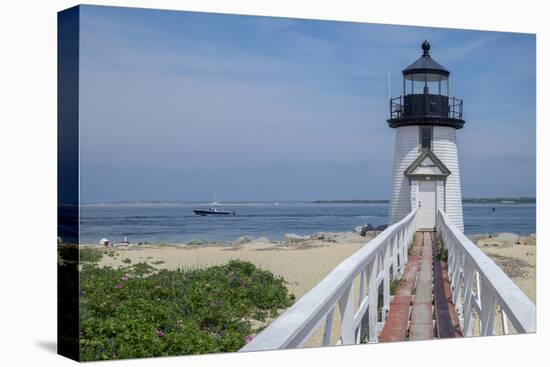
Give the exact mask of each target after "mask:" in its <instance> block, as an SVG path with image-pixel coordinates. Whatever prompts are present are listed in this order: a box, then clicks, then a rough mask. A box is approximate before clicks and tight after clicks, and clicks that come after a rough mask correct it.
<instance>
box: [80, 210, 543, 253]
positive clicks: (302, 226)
mask: <svg viewBox="0 0 550 367" xmlns="http://www.w3.org/2000/svg"><path fill="white" fill-rule="evenodd" d="M196 207H202V208H207V206H197V205H196V204H195V205H193V204H174V205H154V204H150V205H98V206H95V205H91V206H84V207H82V208H81V211H80V218H81V222H80V223H81V226H80V239H81V241H80V243H83V244H96V243H98V242H99V240H100V239H101V238H109V239H110V240H111V241H112V242H119V241H121V240H122V239H123V238H124V236H127V238H128V240H129V241H130V242H133V243H136V242H167V243H184V242H188V241H191V240H203V241H213V240H218V241H234V240H236V239H238V238H239V237H241V236H244V235H248V236H254V237H259V236H266V237H268V238H269V239H270V240H279V239H281V238H282V237H283V236H284V235H285V234H287V233H296V234H299V235H309V234H312V233H314V232H323V231H324V232H343V231H351V230H353V228H354V227H356V226H358V225H361V224H363V223H372V224H374V225H380V224H386V223H387V221H388V217H387V215H388V204H312V203H280V204H279V205H275V204H274V203H262V204H253V205H252V204H247V205H224V206H223V208H225V209H231V210H236V211H237V213H238V215H237V216H234V217H232V216H231V217H229V216H228V217H225V216H223V217H222V216H220V217H208V216H206V217H200V216H197V215H195V214H194V213H193V211H192V209H193V208H196ZM492 208H495V211H492ZM535 208H536V206H535V205H534V204H525V205H523V204H517V205H495V204H491V205H485V204H465V205H464V222H465V229H464V231H465V232H466V234H467V235H470V234H478V233H492V232H514V233H518V234H522V235H527V234H530V233H534V232H536V229H535V224H536V221H535V212H536V210H535Z"/></svg>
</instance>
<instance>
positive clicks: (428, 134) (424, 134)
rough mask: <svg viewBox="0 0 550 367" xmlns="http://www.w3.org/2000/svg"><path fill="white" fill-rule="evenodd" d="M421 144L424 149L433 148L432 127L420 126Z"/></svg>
mask: <svg viewBox="0 0 550 367" xmlns="http://www.w3.org/2000/svg"><path fill="white" fill-rule="evenodd" d="M420 144H421V146H422V149H431V148H432V127H431V126H420Z"/></svg>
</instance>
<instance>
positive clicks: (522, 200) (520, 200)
mask: <svg viewBox="0 0 550 367" xmlns="http://www.w3.org/2000/svg"><path fill="white" fill-rule="evenodd" d="M389 202H390V201H389V200H388V199H334V200H313V201H300V200H295V201H292V200H287V201H285V200H282V201H277V200H257V201H253V200H240V201H236V200H234V201H224V202H222V203H220V204H223V205H272V204H277V205H278V204H299V203H302V204H389ZM462 202H463V203H469V204H536V202H537V200H536V198H534V197H496V198H468V197H465V198H462ZM208 204H209V202H208V201H207V200H203V201H199V200H189V201H186V200H174V201H169V200H166V201H161V200H149V201H148V200H141V201H113V202H104V203H84V204H81V206H122V205H131V206H147V205H159V206H180V205H184V206H188V205H197V206H203V205H208Z"/></svg>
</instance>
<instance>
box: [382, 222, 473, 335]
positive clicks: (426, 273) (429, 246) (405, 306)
mask: <svg viewBox="0 0 550 367" xmlns="http://www.w3.org/2000/svg"><path fill="white" fill-rule="evenodd" d="M458 336H462V332H461V329H460V325H459V322H458V316H457V313H456V310H455V307H454V305H453V303H452V301H451V290H450V286H449V280H448V275H447V270H446V263H445V262H444V261H442V260H441V259H440V258H439V244H438V240H437V236H436V233H435V232H432V231H417V232H416V236H415V243H414V244H413V246H412V248H411V251H410V254H409V256H408V262H407V265H406V266H405V270H404V272H403V276H402V278H401V281H400V283H399V286H398V288H397V291H396V293H395V296H394V297H393V300H392V302H391V306H390V311H389V313H388V317H387V319H386V323H385V325H384V329H383V330H382V333H381V334H380V336H379V339H378V341H379V342H382V343H383V342H393V341H403V340H427V339H433V338H434V337H436V338H449V337H458Z"/></svg>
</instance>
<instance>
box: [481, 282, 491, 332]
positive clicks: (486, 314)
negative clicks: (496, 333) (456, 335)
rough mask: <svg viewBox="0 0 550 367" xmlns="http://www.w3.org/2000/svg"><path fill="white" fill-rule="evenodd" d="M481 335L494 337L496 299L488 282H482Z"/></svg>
mask: <svg viewBox="0 0 550 367" xmlns="http://www.w3.org/2000/svg"><path fill="white" fill-rule="evenodd" d="M481 291H482V292H483V293H482V294H481V317H480V320H481V331H480V333H481V335H483V336H487V335H493V323H494V320H495V315H494V313H495V297H494V295H493V292H492V291H491V290H490V289H489V287H488V284H487V280H486V279H485V278H482V280H481Z"/></svg>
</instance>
